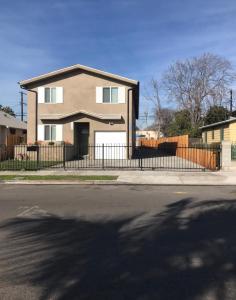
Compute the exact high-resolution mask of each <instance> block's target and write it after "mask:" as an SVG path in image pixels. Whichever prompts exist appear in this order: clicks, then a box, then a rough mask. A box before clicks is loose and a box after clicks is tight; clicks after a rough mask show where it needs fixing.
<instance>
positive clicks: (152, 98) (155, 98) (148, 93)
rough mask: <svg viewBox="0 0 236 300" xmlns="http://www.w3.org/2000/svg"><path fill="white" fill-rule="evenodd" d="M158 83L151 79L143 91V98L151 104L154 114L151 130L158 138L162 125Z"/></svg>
mask: <svg viewBox="0 0 236 300" xmlns="http://www.w3.org/2000/svg"><path fill="white" fill-rule="evenodd" d="M159 89H160V88H159V83H158V81H157V80H156V79H154V78H152V79H151V81H150V84H149V87H148V88H146V89H145V95H144V98H145V99H146V100H147V101H148V102H151V103H152V106H153V110H154V113H155V123H154V124H153V125H152V128H155V130H156V131H157V134H158V138H160V137H161V123H162V113H161V111H162V107H161V99H160V95H159Z"/></svg>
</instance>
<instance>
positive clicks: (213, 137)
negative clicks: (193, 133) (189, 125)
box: [200, 117, 236, 144]
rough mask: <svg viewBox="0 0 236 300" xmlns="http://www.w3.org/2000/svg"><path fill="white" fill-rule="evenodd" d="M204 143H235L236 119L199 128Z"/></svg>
mask: <svg viewBox="0 0 236 300" xmlns="http://www.w3.org/2000/svg"><path fill="white" fill-rule="evenodd" d="M200 129H201V130H202V140H203V142H204V143H207V144H212V143H219V142H222V141H230V142H232V143H235V142H236V118H233V117H231V118H230V119H228V120H225V121H222V122H217V123H213V124H210V125H206V126H202V127H200Z"/></svg>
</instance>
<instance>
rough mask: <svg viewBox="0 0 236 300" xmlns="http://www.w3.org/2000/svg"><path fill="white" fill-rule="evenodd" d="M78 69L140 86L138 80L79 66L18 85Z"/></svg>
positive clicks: (21, 83)
mask: <svg viewBox="0 0 236 300" xmlns="http://www.w3.org/2000/svg"><path fill="white" fill-rule="evenodd" d="M77 69H81V70H84V71H88V72H91V73H95V74H99V75H102V76H106V77H110V78H114V79H116V80H120V81H124V82H127V83H130V84H133V85H138V81H137V80H134V79H130V78H127V77H123V76H119V75H116V74H113V73H108V72H105V71H101V70H98V69H94V68H90V67H87V66H83V65H79V64H77V65H73V66H70V67H66V68H63V69H59V70H56V71H53V72H49V73H46V74H43V75H40V76H37V77H32V78H30V79H26V80H22V81H19V82H18V84H19V85H20V86H21V87H27V85H29V84H32V83H35V82H38V81H41V80H43V79H47V78H51V77H54V76H57V75H60V74H64V73H68V72H71V71H73V70H77Z"/></svg>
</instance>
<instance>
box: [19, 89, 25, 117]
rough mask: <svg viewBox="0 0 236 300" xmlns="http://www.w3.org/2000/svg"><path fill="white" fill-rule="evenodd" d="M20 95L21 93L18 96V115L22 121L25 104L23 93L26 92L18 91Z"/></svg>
mask: <svg viewBox="0 0 236 300" xmlns="http://www.w3.org/2000/svg"><path fill="white" fill-rule="evenodd" d="M19 93H20V95H21V98H20V110H21V113H20V116H21V121H22V122H23V121H24V116H25V114H24V105H26V103H25V102H24V95H26V93H24V92H22V91H21V92H19Z"/></svg>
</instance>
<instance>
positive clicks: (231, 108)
mask: <svg viewBox="0 0 236 300" xmlns="http://www.w3.org/2000/svg"><path fill="white" fill-rule="evenodd" d="M232 112H233V90H230V116H232Z"/></svg>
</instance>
